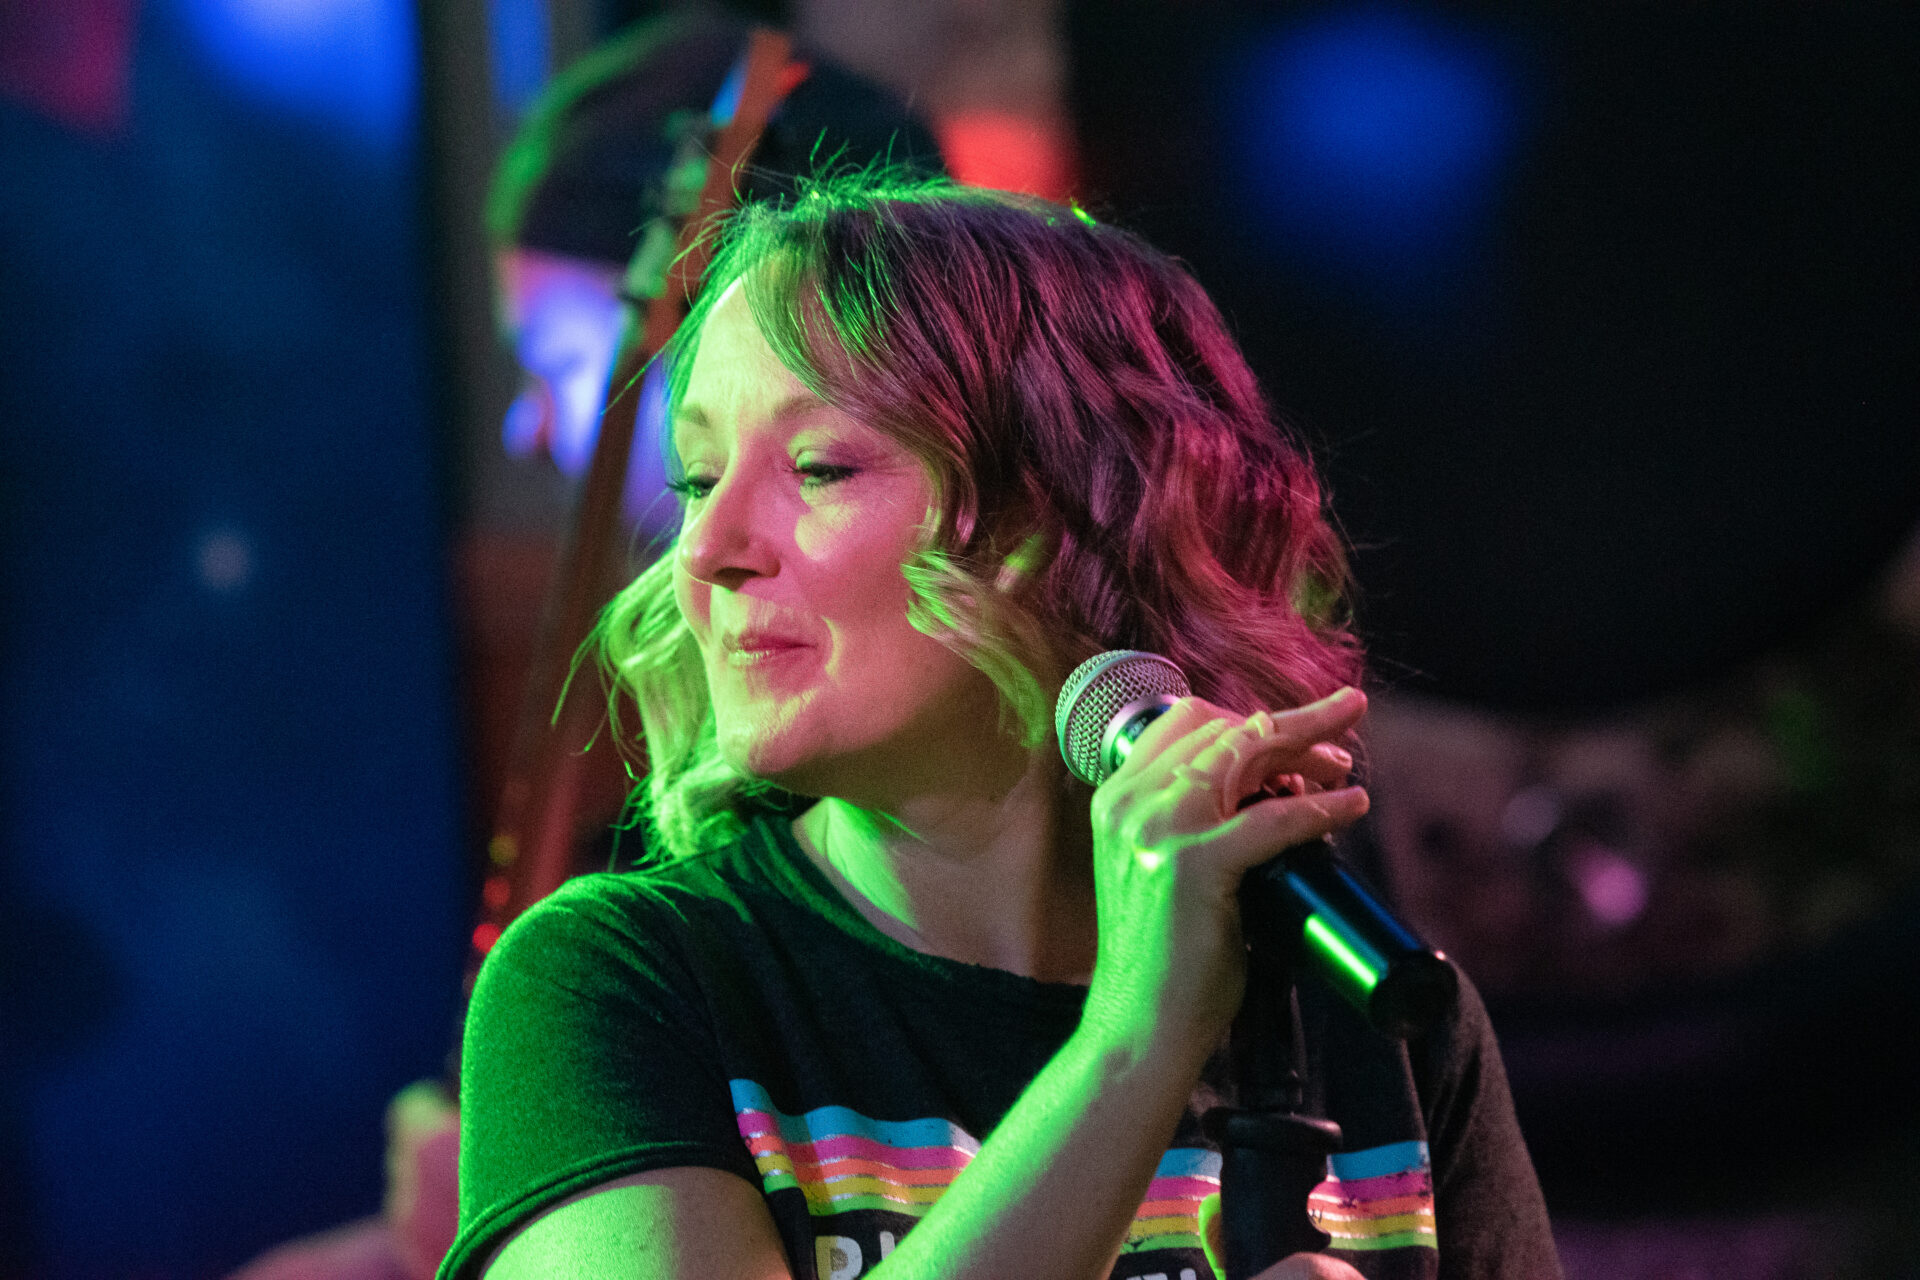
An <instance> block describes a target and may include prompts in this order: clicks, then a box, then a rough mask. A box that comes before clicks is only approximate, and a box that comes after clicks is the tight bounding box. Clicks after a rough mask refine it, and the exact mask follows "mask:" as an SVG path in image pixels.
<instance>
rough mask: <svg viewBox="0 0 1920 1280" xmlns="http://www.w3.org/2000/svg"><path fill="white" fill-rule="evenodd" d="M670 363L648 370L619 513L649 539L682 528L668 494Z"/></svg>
mask: <svg viewBox="0 0 1920 1280" xmlns="http://www.w3.org/2000/svg"><path fill="white" fill-rule="evenodd" d="M671 390H672V387H671V386H670V385H669V384H668V379H667V362H666V361H665V360H655V361H654V362H653V363H652V364H650V365H648V366H647V372H646V378H645V380H644V381H643V382H641V384H640V410H639V413H640V416H639V418H638V419H637V420H636V421H635V423H634V428H633V453H632V455H631V456H630V457H629V458H628V460H627V483H626V487H625V488H624V489H623V490H622V491H621V495H620V510H621V514H622V515H624V516H625V517H626V518H627V521H628V523H630V524H634V525H638V526H639V527H640V529H641V530H642V531H643V532H644V533H646V534H647V535H648V536H651V537H657V536H660V535H662V534H670V533H672V532H674V531H675V530H677V529H678V528H679V527H680V504H679V503H677V502H675V501H673V498H672V495H671V494H669V493H668V492H667V451H668V450H669V449H670V448H671V447H672V442H671V441H669V440H668V439H667V394H668V392H669V391H671Z"/></svg>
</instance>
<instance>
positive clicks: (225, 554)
mask: <svg viewBox="0 0 1920 1280" xmlns="http://www.w3.org/2000/svg"><path fill="white" fill-rule="evenodd" d="M198 567H199V570H200V582H201V584H202V585H203V586H205V587H206V589H207V590H209V591H212V592H216V593H218V594H220V595H231V594H233V593H234V592H236V591H239V590H241V589H242V588H244V587H245V586H246V585H247V584H248V583H249V582H251V581H252V580H253V544H252V543H251V542H249V541H248V540H247V539H246V538H245V537H243V536H242V535H240V534H238V533H235V532H234V531H232V530H231V529H219V530H215V531H214V532H212V533H209V534H207V535H206V536H204V537H202V538H201V539H200V550H199V556H198Z"/></svg>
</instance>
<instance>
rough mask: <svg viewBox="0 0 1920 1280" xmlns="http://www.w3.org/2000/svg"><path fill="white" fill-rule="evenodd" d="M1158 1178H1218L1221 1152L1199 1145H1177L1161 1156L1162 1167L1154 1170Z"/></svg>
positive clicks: (1154, 1174)
mask: <svg viewBox="0 0 1920 1280" xmlns="http://www.w3.org/2000/svg"><path fill="white" fill-rule="evenodd" d="M1153 1176H1154V1177H1156V1178H1217V1177H1219V1176H1220V1153H1219V1152H1218V1151H1202V1150H1200V1149H1199V1148H1197V1147H1175V1148H1173V1149H1172V1150H1171V1151H1169V1152H1167V1154H1165V1155H1164V1156H1161V1157H1160V1167H1159V1168H1157V1169H1155V1170H1154V1171H1153Z"/></svg>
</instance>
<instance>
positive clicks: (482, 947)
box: [473, 920, 500, 955]
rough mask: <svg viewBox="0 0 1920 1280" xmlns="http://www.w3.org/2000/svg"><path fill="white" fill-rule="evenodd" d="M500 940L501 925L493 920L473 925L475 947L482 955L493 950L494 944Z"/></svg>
mask: <svg viewBox="0 0 1920 1280" xmlns="http://www.w3.org/2000/svg"><path fill="white" fill-rule="evenodd" d="M498 941H500V926H499V925H497V924H495V923H493V921H491V920H486V921H482V922H481V923H479V924H477V925H475V926H474V927H473V949H474V950H475V951H478V952H479V953H480V954H481V955H485V954H487V952H489V951H491V950H493V944H494V943H496V942H498Z"/></svg>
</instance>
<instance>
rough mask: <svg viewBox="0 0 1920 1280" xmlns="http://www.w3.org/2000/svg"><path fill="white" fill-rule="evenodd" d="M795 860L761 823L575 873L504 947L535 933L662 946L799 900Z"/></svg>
mask: <svg viewBox="0 0 1920 1280" xmlns="http://www.w3.org/2000/svg"><path fill="white" fill-rule="evenodd" d="M789 864H790V858H789V856H788V852H787V850H786V849H785V848H784V847H783V845H782V842H781V841H780V839H779V838H778V835H777V833H776V832H775V831H774V830H773V829H772V827H771V826H770V825H769V823H768V822H766V821H756V822H753V823H750V824H749V825H748V826H747V828H746V829H745V830H743V831H742V832H741V833H740V834H739V836H738V837H736V838H735V839H733V840H731V841H729V842H727V843H726V844H724V845H720V846H718V847H715V848H713V849H709V850H705V851H703V852H700V853H697V854H693V855H690V856H686V857H679V858H673V859H662V860H659V861H646V862H644V863H643V864H642V865H639V866H636V867H632V868H629V869H626V870H615V871H601V872H593V873H590V874H587V875H581V876H575V877H574V878H572V879H571V880H568V881H567V882H566V883H564V884H562V885H561V886H560V887H559V888H558V889H556V890H554V891H553V892H552V893H551V894H549V895H547V896H546V897H545V898H543V899H541V900H540V901H539V902H537V903H535V904H534V905H533V906H532V907H530V908H528V909H527V911H526V912H525V913H524V914H523V915H522V916H521V917H520V918H519V919H518V920H516V921H515V922H514V924H513V925H512V927H511V928H509V929H508V930H507V933H506V935H504V936H503V937H502V938H501V944H502V945H505V944H508V943H509V942H512V943H519V944H521V945H524V942H523V939H524V938H525V937H526V936H528V935H535V936H539V937H541V938H542V939H543V940H544V941H546V942H548V943H551V942H556V941H561V940H563V939H565V938H569V937H585V938H595V937H597V938H599V939H600V940H601V941H603V942H605V941H611V940H615V939H620V938H636V939H637V938H645V939H647V940H649V941H650V942H652V943H656V944H657V943H658V942H659V941H660V940H661V939H662V938H663V937H667V936H671V935H672V934H674V933H676V932H679V931H680V930H682V929H685V928H690V927H693V928H697V927H711V926H712V925H713V924H714V923H716V922H718V921H720V920H724V919H741V918H748V917H753V916H758V915H764V914H765V913H766V912H767V911H768V910H770V909H775V908H777V907H779V906H783V905H789V904H791V903H792V900H793V898H794V896H795V893H796V883H797V882H796V877H795V875H794V873H793V868H792V867H791V866H790V865H789Z"/></svg>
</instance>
